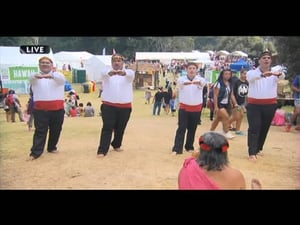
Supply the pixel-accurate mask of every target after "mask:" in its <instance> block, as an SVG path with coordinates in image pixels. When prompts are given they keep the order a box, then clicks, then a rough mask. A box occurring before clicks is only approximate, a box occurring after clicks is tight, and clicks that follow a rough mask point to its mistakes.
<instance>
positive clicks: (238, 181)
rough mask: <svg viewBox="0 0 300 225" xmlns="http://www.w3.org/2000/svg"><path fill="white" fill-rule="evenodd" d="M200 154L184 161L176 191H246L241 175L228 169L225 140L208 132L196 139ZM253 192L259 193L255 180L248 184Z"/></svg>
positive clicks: (259, 184) (227, 147)
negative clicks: (254, 190) (256, 190)
mask: <svg viewBox="0 0 300 225" xmlns="http://www.w3.org/2000/svg"><path fill="white" fill-rule="evenodd" d="M199 146H200V152H198V153H196V154H193V156H192V157H189V158H187V159H185V161H184V163H183V166H182V168H181V169H180V171H179V175H178V188H179V190H192V189H197V190H201V189H202V190H222V189H232V190H233V189H246V181H245V178H244V175H243V174H242V172H241V171H240V170H238V169H235V168H232V167H231V166H230V165H229V159H228V149H229V143H228V141H227V138H226V137H225V136H224V135H223V134H221V133H218V132H215V131H209V132H206V133H205V134H203V135H202V136H201V137H200V138H199ZM251 188H252V189H261V183H260V181H259V180H258V179H252V180H251Z"/></svg>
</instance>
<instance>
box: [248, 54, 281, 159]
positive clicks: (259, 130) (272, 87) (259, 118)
mask: <svg viewBox="0 0 300 225" xmlns="http://www.w3.org/2000/svg"><path fill="white" fill-rule="evenodd" d="M258 62H259V66H258V67H257V68H256V69H254V70H249V71H248V72H247V80H248V82H249V90H248V103H247V106H246V109H247V119H248V140H247V141H248V154H249V160H250V161H252V162H256V161H257V155H262V150H263V146H264V144H265V141H266V138H267V135H268V132H269V128H270V126H271V123H272V120H273V118H274V115H275V111H276V109H277V88H278V81H279V79H284V77H285V74H284V73H283V72H281V71H273V70H272V69H271V63H272V54H271V52H269V51H264V52H262V53H261V54H260V56H259V61H258Z"/></svg>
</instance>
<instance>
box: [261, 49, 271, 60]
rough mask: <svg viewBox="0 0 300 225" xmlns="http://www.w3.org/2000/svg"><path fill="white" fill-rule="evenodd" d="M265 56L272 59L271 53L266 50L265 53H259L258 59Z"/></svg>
mask: <svg viewBox="0 0 300 225" xmlns="http://www.w3.org/2000/svg"><path fill="white" fill-rule="evenodd" d="M265 55H268V56H270V57H272V53H271V52H270V51H268V50H266V51H263V52H262V53H260V55H259V57H258V59H261V57H263V56H265Z"/></svg>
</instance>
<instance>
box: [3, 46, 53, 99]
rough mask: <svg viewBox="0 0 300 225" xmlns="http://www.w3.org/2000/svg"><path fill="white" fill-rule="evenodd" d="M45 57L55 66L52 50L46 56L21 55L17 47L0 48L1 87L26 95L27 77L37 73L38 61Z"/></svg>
mask: <svg viewBox="0 0 300 225" xmlns="http://www.w3.org/2000/svg"><path fill="white" fill-rule="evenodd" d="M43 56H47V57H49V58H50V59H52V61H53V64H54V66H56V62H55V58H54V56H53V53H52V50H51V49H50V53H48V54H21V52H20V47H19V46H0V75H1V80H2V82H3V87H6V88H10V89H14V90H15V91H16V93H19V94H24V93H28V89H29V88H28V86H29V76H30V74H32V73H34V72H38V70H39V68H38V61H39V59H40V58H41V57H43Z"/></svg>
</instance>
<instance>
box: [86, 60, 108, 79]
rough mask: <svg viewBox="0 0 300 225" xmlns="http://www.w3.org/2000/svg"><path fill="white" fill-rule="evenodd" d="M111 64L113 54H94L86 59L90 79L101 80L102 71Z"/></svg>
mask: <svg viewBox="0 0 300 225" xmlns="http://www.w3.org/2000/svg"><path fill="white" fill-rule="evenodd" d="M109 66H111V55H94V56H92V57H90V58H89V59H88V60H86V61H85V65H84V67H85V69H86V74H87V76H88V79H89V80H92V81H95V82H99V81H100V74H101V71H102V70H103V69H104V68H105V67H109Z"/></svg>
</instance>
